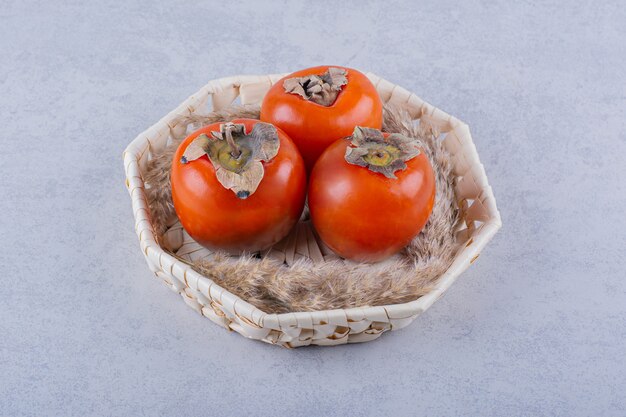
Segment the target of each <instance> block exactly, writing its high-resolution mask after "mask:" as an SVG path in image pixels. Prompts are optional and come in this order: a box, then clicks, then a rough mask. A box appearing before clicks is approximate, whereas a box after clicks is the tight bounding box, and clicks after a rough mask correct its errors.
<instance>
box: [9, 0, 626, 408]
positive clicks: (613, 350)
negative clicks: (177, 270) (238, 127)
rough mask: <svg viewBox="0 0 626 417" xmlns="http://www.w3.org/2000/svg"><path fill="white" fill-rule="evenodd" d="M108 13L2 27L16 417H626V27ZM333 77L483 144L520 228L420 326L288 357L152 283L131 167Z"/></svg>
mask: <svg viewBox="0 0 626 417" xmlns="http://www.w3.org/2000/svg"><path fill="white" fill-rule="evenodd" d="M62 3H65V4H62ZM84 3H85V4H84ZM86 3H87V2H82V1H72V2H61V1H59V2H57V1H41V2H38V3H31V2H24V1H7V0H3V1H2V2H1V5H0V57H1V58H0V121H1V122H2V126H1V127H0V141H1V145H2V148H1V149H0V175H1V177H2V180H1V182H0V196H1V197H0V213H1V215H0V266H1V267H2V274H1V276H2V279H3V283H2V285H1V286H0V415H2V416H5V415H6V416H19V415H63V416H68V415H130V416H137V415H169V416H174V415H224V416H226V415H237V414H247V415H271V416H276V415H326V416H333V415H337V416H348V415H356V416H360V415H376V416H382V415H430V416H450V415H471V416H477V415H484V416H503V415H507V416H528V415H558V416H568V417H572V416H590V415H594V416H623V415H626V398H625V394H624V389H625V388H624V387H625V386H626V359H625V357H626V262H625V260H624V258H625V252H626V221H625V217H624V214H625V211H626V185H625V184H626V164H625V162H626V70H625V68H626V30H625V26H624V22H626V12H625V11H624V6H623V5H620V2H618V1H607V2H586V3H585V4H578V5H574V4H573V3H569V2H562V4H558V3H551V2H534V1H520V2H501V3H500V2H497V3H496V2H482V1H466V2H459V3H460V4H455V3H453V2H448V1H442V2H429V3H428V4H422V5H411V2H404V3H400V2H398V3H394V2H353V3H351V5H349V3H346V2H339V1H334V2H327V3H319V2H310V4H308V5H307V4H306V3H300V2H289V3H287V2H271V3H265V4H261V3H257V2H253V1H247V2H223V3H217V2H216V3H213V4H205V5H198V4H197V3H196V2H187V1H181V2H178V4H176V5H173V4H172V5H169V4H166V3H165V2H163V3H158V2H154V1H142V2H119V3H112V2H109V1H97V2H89V3H90V4H86ZM581 3H582V2H581ZM237 15H238V16H241V18H240V20H241V21H242V22H244V23H245V25H244V26H242V27H240V28H238V27H237V25H236V24H234V23H233V22H234V21H235V18H234V16H237ZM321 63H331V64H341V65H346V66H352V67H355V68H360V69H363V70H369V71H372V72H375V73H377V74H379V75H381V76H383V77H385V78H387V79H389V80H391V81H393V82H395V83H398V84H400V85H402V86H404V87H406V88H407V89H409V90H411V91H414V92H416V93H417V94H418V95H420V96H422V97H423V98H424V99H426V100H427V101H429V102H431V103H433V104H434V105H436V106H438V107H440V108H442V109H444V110H446V111H448V112H449V113H451V114H453V115H455V116H457V117H459V118H460V119H462V120H464V121H466V122H468V123H469V124H470V126H471V129H472V133H473V136H474V141H475V143H476V146H477V148H478V152H479V154H480V156H481V158H482V161H483V163H484V165H485V167H486V170H487V175H488V177H489V179H490V182H491V185H492V186H493V189H494V192H495V195H496V198H497V199H498V205H499V208H500V211H501V213H502V218H503V222H504V227H503V229H502V230H501V231H500V233H499V234H498V235H497V236H496V238H495V239H494V240H493V241H492V242H491V244H490V245H489V246H488V247H487V249H486V250H485V251H484V253H483V254H482V256H481V257H480V259H479V260H478V262H477V263H475V264H474V266H473V267H472V268H471V269H470V270H468V271H467V272H466V273H465V274H464V275H463V276H462V277H461V278H460V280H459V281H458V282H457V283H456V284H455V285H454V286H453V287H452V289H451V290H450V291H449V292H448V293H447V294H446V296H445V297H443V298H442V299H441V300H440V301H439V302H437V303H436V304H435V306H433V308H431V309H430V310H428V311H427V312H426V313H425V314H424V315H423V316H421V317H420V318H419V319H418V320H417V321H416V322H414V323H413V325H411V326H410V327H408V328H406V329H404V330H401V331H399V332H394V333H390V334H386V335H384V336H383V337H382V338H381V339H379V340H378V341H375V342H373V343H367V344H363V345H352V346H343V347H338V348H307V349H298V350H295V351H288V350H283V349H279V348H276V347H273V346H269V345H265V344H262V343H257V342H252V341H247V340H245V339H243V338H242V337H240V336H239V335H237V334H235V333H227V332H225V331H224V330H223V329H221V328H219V327H217V326H215V325H213V324H212V323H211V322H210V321H208V320H207V319H204V318H202V317H200V316H198V315H197V314H196V313H194V312H193V311H192V310H191V309H189V308H188V307H187V306H186V305H185V304H184V303H183V302H182V300H181V299H180V298H179V297H178V296H177V295H175V294H174V293H172V292H170V290H168V289H167V288H166V287H165V286H164V285H162V284H161V283H160V282H159V281H157V280H155V279H154V278H153V276H152V274H151V272H150V271H149V270H148V268H147V266H146V264H145V261H144V259H143V256H142V254H141V252H140V250H139V245H138V242H137V238H136V236H135V234H134V231H133V219H132V213H131V208H130V200H129V198H128V196H127V194H126V189H125V187H124V184H123V183H124V175H123V170H122V160H121V153H122V150H123V149H124V147H125V146H126V145H127V143H128V142H129V141H130V140H131V139H132V138H133V137H134V136H135V135H136V134H137V133H139V132H140V131H142V130H143V129H145V128H146V127H148V126H150V125H151V124H153V123H154V122H155V121H157V120H158V119H159V118H160V117H161V116H162V115H164V114H165V113H167V112H168V111H170V110H171V109H173V108H174V107H175V106H176V105H178V103H180V102H181V101H182V100H183V99H184V98H186V97H187V96H188V95H189V94H191V93H193V92H194V91H196V90H198V89H199V87H201V86H202V85H203V84H204V83H205V82H206V81H208V80H209V79H213V78H218V77H222V76H226V75H233V74H242V73H249V74H264V73H275V72H283V71H289V70H295V69H299V68H301V67H306V66H312V65H315V64H321Z"/></svg>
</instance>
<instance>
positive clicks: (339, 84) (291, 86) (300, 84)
mask: <svg viewBox="0 0 626 417" xmlns="http://www.w3.org/2000/svg"><path fill="white" fill-rule="evenodd" d="M347 75H348V71H346V70H345V69H343V68H335V67H330V68H328V70H326V72H325V73H323V74H313V75H307V76H305V77H295V78H288V79H286V80H285V81H284V82H283V88H284V89H285V92H286V93H290V94H297V95H299V96H301V97H302V98H304V99H305V100H309V101H312V102H314V103H316V104H319V105H321V106H325V107H329V106H331V105H332V104H333V103H334V102H335V100H336V99H337V96H338V95H339V93H340V92H341V89H342V88H343V86H344V85H346V84H348V78H347V77H346V76H347Z"/></svg>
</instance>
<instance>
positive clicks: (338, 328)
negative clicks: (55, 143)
mask: <svg viewBox="0 0 626 417" xmlns="http://www.w3.org/2000/svg"><path fill="white" fill-rule="evenodd" d="M283 76H284V75H281V74H276V75H266V76H237V77H228V78H222V79H219V80H214V81H211V82H209V83H208V84H207V85H206V86H204V87H203V88H202V89H201V90H200V91H198V92H197V93H196V94H194V95H192V96H191V97H189V98H188V99H187V100H185V101H184V102H183V103H182V104H181V105H180V106H178V107H177V108H176V109H175V110H173V111H172V112H170V113H169V114H168V115H167V116H165V117H164V118H163V119H161V120H160V121H159V122H158V123H156V124H155V125H154V126H152V127H150V128H149V129H148V130H146V131H145V132H143V133H141V134H140V135H139V136H137V138H135V140H133V141H132V142H131V144H130V145H128V147H127V148H126V150H125V151H124V167H125V170H126V185H127V187H128V191H129V193H130V196H131V200H132V207H133V214H134V216H135V230H136V232H137V235H138V236H139V242H140V246H141V249H142V251H143V253H144V255H145V257H146V260H147V262H148V265H149V267H150V269H151V270H152V271H154V273H155V274H156V276H157V277H160V278H162V279H163V281H165V283H166V284H167V285H168V286H169V287H170V288H171V289H172V290H174V291H176V292H177V293H179V294H180V295H181V296H182V297H183V300H185V302H186V303H187V305H189V306H190V307H192V308H193V309H194V310H196V311H197V312H198V313H200V314H202V315H204V316H206V317H208V318H209V319H211V320H212V321H213V322H215V323H217V324H219V325H220V326H222V327H225V328H226V329H230V330H235V331H236V332H238V333H240V334H242V335H243V336H245V337H248V338H251V339H258V340H262V341H264V342H268V343H272V344H278V345H281V346H285V347H298V346H306V345H338V344H344V343H355V342H366V341H370V340H373V339H376V338H378V337H379V336H380V335H381V334H382V333H383V332H385V331H387V330H397V329H401V328H403V327H405V326H407V325H408V324H409V323H411V322H412V321H413V320H414V319H415V318H416V317H417V316H418V315H420V314H421V313H422V312H424V311H425V310H426V309H427V308H428V307H430V306H431V305H432V304H433V303H434V302H435V301H436V300H437V299H438V298H439V297H441V295H442V294H443V293H444V292H445V291H446V289H448V287H450V285H452V283H453V282H454V281H455V280H456V278H457V277H458V276H459V274H461V273H462V272H463V271H464V270H465V269H467V268H468V267H469V266H470V264H472V263H473V262H474V261H475V260H476V258H477V257H478V255H479V253H480V251H481V250H482V249H483V248H484V247H485V245H486V244H487V242H488V241H489V240H490V239H491V238H492V237H493V236H494V234H495V233H496V232H497V231H498V229H499V228H500V226H501V221H500V213H499V212H498V209H497V207H496V200H495V198H494V196H493V192H492V190H491V187H490V186H489V184H488V183H487V176H486V175H485V171H484V168H483V166H482V164H481V163H480V161H479V159H478V154H477V153H476V148H475V147H474V144H473V142H472V137H471V135H470V132H469V128H468V126H467V125H466V124H464V123H463V122H461V121H460V120H458V119H456V118H454V117H452V116H450V115H448V114H446V113H444V112H443V111H441V110H439V109H437V108H435V107H433V106H431V105H430V104H428V103H426V102H424V101H423V100H421V99H420V98H419V97H417V96H416V95H414V94H412V93H410V92H409V91H407V90H405V89H403V88H401V87H398V86H396V85H394V84H392V83H390V82H388V81H386V80H384V79H382V78H380V77H378V76H376V75H374V74H371V73H368V74H367V76H368V77H369V78H370V80H371V81H372V83H374V85H375V86H376V88H377V90H378V92H379V94H380V96H381V98H382V100H383V102H385V103H386V102H392V103H398V104H402V105H403V106H405V107H406V108H407V109H408V110H409V112H410V113H411V116H412V117H413V118H414V119H415V120H418V119H422V120H424V119H427V120H428V122H429V123H431V124H432V125H434V126H436V127H437V128H438V129H439V131H440V132H442V134H443V135H445V136H444V139H443V140H444V144H445V147H446V149H447V150H448V151H449V152H450V154H451V155H452V159H453V165H454V173H455V174H456V175H458V180H457V183H456V194H457V198H459V200H460V207H461V210H462V217H463V220H464V223H465V225H466V226H465V228H463V229H462V230H460V231H459V233H458V239H460V241H461V242H465V245H464V246H463V247H462V249H460V250H459V252H458V253H457V255H456V257H455V260H454V262H453V263H452V265H451V266H450V268H449V269H448V270H447V271H446V272H445V274H443V276H442V277H441V278H440V279H439V281H438V282H437V285H436V287H435V288H434V289H433V290H432V291H431V292H429V293H428V294H426V295H424V296H423V297H421V298H419V299H417V300H415V301H412V302H408V303H404V304H394V305H387V306H380V307H363V308H351V309H345V310H328V311H316V312H296V313H286V314H266V313H264V312H263V311H261V310H259V309H258V308H256V307H254V306H252V305H251V304H249V303H247V302H246V301H245V300H242V299H240V298H239V297H237V296H235V295H233V294H231V293H230V292H228V291H226V290H224V289H223V288H221V287H220V286H218V285H217V284H215V283H214V282H213V281H211V280H210V279H208V278H206V277H204V276H202V275H200V274H198V273H197V272H195V271H194V270H193V269H191V268H190V266H189V265H187V264H186V263H184V262H181V261H180V260H178V259H176V258H175V257H173V256H171V255H170V254H169V253H167V252H166V251H164V250H163V249H162V248H161V247H160V246H159V244H158V243H157V241H156V239H155V234H154V230H153V227H152V224H151V223H150V211H149V208H148V204H147V199H146V194H145V190H144V182H143V179H142V172H143V170H145V168H146V164H147V162H148V161H149V160H150V159H151V157H152V154H153V153H154V152H158V151H161V150H163V149H164V148H165V146H166V145H167V144H168V142H169V141H170V140H171V137H170V135H171V134H172V132H173V133H174V134H176V135H177V136H180V134H181V132H177V131H176V129H180V127H177V126H174V125H173V124H172V121H173V120H174V119H175V118H176V117H177V116H180V115H188V114H189V113H191V112H195V113H206V112H208V111H210V110H212V109H214V110H219V109H222V108H225V107H228V106H230V105H231V104H233V103H234V102H235V101H236V100H238V99H239V103H240V104H259V103H260V102H261V100H262V98H263V95H264V94H265V92H266V91H267V90H268V89H269V88H270V86H271V85H272V84H273V83H275V82H276V81H278V80H279V79H280V78H282V77H283ZM183 133H184V132H183Z"/></svg>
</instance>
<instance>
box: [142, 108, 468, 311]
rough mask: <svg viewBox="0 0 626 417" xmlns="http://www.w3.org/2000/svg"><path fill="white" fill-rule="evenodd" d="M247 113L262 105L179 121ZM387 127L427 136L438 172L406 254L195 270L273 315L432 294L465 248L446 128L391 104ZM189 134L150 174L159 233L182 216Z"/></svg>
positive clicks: (222, 263)
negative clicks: (175, 165)
mask: <svg viewBox="0 0 626 417" xmlns="http://www.w3.org/2000/svg"><path fill="white" fill-rule="evenodd" d="M243 117H245V118H255V119H258V117H259V109H258V108H257V107H233V108H230V109H228V110H225V111H220V112H214V113H210V114H208V115H202V116H199V115H192V116H188V117H186V118H184V119H180V120H178V121H177V124H183V125H185V126H187V125H189V126H190V127H191V129H194V130H195V129H197V128H199V127H200V126H203V125H206V124H210V123H215V122H219V121H229V120H232V119H235V118H243ZM383 130H384V131H386V132H397V133H401V134H404V135H407V136H412V137H416V138H418V139H420V140H421V141H422V143H423V145H424V146H423V148H424V151H425V152H426V154H427V156H428V158H429V159H430V161H431V164H432V165H433V168H434V170H435V174H436V175H435V176H436V196H435V206H434V208H433V212H432V214H431V216H430V218H429V220H428V223H427V224H426V226H425V227H424V229H423V230H422V232H421V233H420V234H419V235H418V236H417V237H415V239H413V241H412V242H411V243H410V244H409V245H408V246H407V247H406V248H405V249H404V251H403V252H402V253H401V254H399V255H397V256H394V257H392V258H391V259H389V260H387V261H384V262H381V263H377V264H362V263H355V262H350V261H345V260H335V261H329V262H324V263H322V264H315V265H313V263H312V262H311V261H310V260H307V259H301V260H299V261H296V262H295V263H293V264H292V265H289V266H287V265H285V264H284V263H282V262H278V261H276V260H273V259H270V258H259V257H256V256H240V257H231V256H228V255H226V254H220V253H215V254H214V255H213V256H211V257H210V258H207V259H201V260H198V261H196V262H194V263H193V264H192V266H193V268H194V269H196V270H197V271H198V272H199V273H201V274H203V275H205V276H206V277H208V278H210V279H211V280H213V281H214V282H216V283H217V284H218V285H220V286H222V287H223V288H225V289H226V290H228V291H230V292H232V293H233V294H235V295H237V296H239V297H241V298H242V299H244V300H246V301H247V302H249V303H251V304H252V305H254V306H256V307H258V308H259V309H261V310H263V311H265V312H266V313H285V312H294V311H315V310H328V309H341V308H351V307H363V306H376V305H388V304H397V303H404V302H408V301H412V300H415V299H417V298H419V297H420V296H422V295H424V294H425V293H427V292H428V291H429V290H430V289H431V288H432V286H433V284H434V283H435V282H436V281H437V279H438V278H439V277H440V276H441V275H442V274H443V273H444V272H445V271H446V270H447V269H448V267H449V266H450V264H451V263H452V260H453V257H454V254H455V252H456V250H457V247H458V245H457V243H456V240H455V230H456V228H457V223H458V222H459V210H458V206H457V202H456V198H455V195H454V188H453V184H454V175H453V174H452V167H451V165H450V157H449V155H448V153H447V152H446V151H445V149H444V148H443V146H442V143H441V140H440V139H439V138H438V134H437V133H436V132H432V130H431V129H430V127H429V126H424V125H415V124H414V123H413V121H412V120H411V117H410V116H409V115H408V113H407V112H406V111H405V110H404V109H402V108H397V107H390V106H385V109H384V124H383ZM182 139H183V138H182V137H175V138H174V140H173V142H172V144H171V145H170V146H168V147H167V148H166V149H165V150H164V151H163V152H162V153H160V154H159V155H154V157H153V159H152V160H151V162H150V164H149V166H148V168H147V172H146V175H145V177H144V182H145V183H146V192H147V195H148V201H149V205H150V211H151V216H152V222H153V226H154V228H155V231H156V232H157V234H158V235H159V236H160V235H162V234H163V233H164V232H165V231H166V230H167V228H168V227H169V226H171V225H172V224H173V223H174V222H175V220H176V217H175V212H174V207H173V204H172V200H171V190H170V182H169V172H170V167H171V162H172V157H173V154H174V152H175V150H176V148H177V146H178V144H179V143H180V141H181V140H182ZM174 255H176V254H174Z"/></svg>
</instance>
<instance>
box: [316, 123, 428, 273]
mask: <svg viewBox="0 0 626 417" xmlns="http://www.w3.org/2000/svg"><path fill="white" fill-rule="evenodd" d="M434 201H435V176H434V173H433V169H432V167H431V165H430V162H429V160H428V157H427V156H426V155H425V154H424V152H423V150H421V149H420V143H419V141H417V140H416V139H413V138H408V137H406V136H402V135H400V134H396V133H392V134H388V133H384V134H383V133H382V132H381V131H379V130H377V129H368V128H361V127H357V128H355V129H354V133H353V134H352V136H350V137H348V138H345V139H340V140H338V141H336V142H335V143H333V144H332V145H331V146H330V147H328V148H327V149H326V151H324V153H323V154H322V156H321V157H320V158H319V160H318V161H317V163H316V164H315V167H314V168H313V172H312V173H311V176H310V179H309V209H310V212H311V219H312V221H313V225H314V227H315V230H316V231H317V233H318V235H319V236H320V238H321V239H322V241H324V243H325V244H326V245H328V247H330V249H332V250H333V251H334V252H335V253H337V254H338V255H340V256H342V257H344V258H346V259H350V260H354V261H360V262H377V261H381V260H383V259H385V258H387V257H389V256H391V255H393V254H395V253H397V252H398V251H400V250H401V249H402V248H403V247H404V246H406V245H408V244H409V243H410V242H411V240H412V239H413V238H414V237H415V236H417V235H418V234H419V233H420V231H421V230H422V228H423V227H424V225H425V224H426V221H427V220H428V217H429V216H430V213H431V211H432V208H433V204H434Z"/></svg>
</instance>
